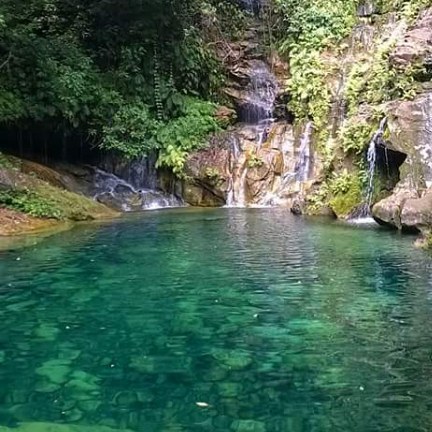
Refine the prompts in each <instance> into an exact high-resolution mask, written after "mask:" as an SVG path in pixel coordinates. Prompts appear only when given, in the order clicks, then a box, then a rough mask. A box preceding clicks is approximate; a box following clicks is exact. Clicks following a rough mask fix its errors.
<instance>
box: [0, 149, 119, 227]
mask: <svg viewBox="0 0 432 432" xmlns="http://www.w3.org/2000/svg"><path fill="white" fill-rule="evenodd" d="M0 156H1V158H0V159H1V160H0V208H1V207H3V208H8V209H11V210H15V211H18V212H20V213H24V214H26V215H29V216H32V217H35V218H41V219H54V220H61V221H88V220H96V219H103V218H111V217H115V216H117V213H116V212H115V211H114V210H112V209H110V208H108V207H106V206H105V205H103V204H101V203H98V202H96V201H94V200H92V199H90V198H87V197H85V196H84V195H81V194H78V193H73V192H70V191H68V190H65V188H63V187H60V186H59V184H58V183H55V184H50V183H49V182H48V181H45V180H43V179H42V178H40V177H38V176H37V175H35V174H33V173H32V172H29V171H28V170H27V169H26V168H25V167H26V166H27V165H26V163H24V162H25V161H21V160H20V159H17V158H12V157H7V156H3V155H0ZM33 165H37V164H33ZM38 166H39V165H38ZM41 170H42V171H44V172H45V171H46V172H49V173H50V176H47V177H48V178H50V179H51V178H52V177H56V178H57V177H60V174H59V173H56V172H55V171H54V170H52V169H51V168H47V167H44V166H42V165H40V166H39V171H41Z"/></svg>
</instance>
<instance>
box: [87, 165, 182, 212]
mask: <svg viewBox="0 0 432 432" xmlns="http://www.w3.org/2000/svg"><path fill="white" fill-rule="evenodd" d="M93 185H94V195H93V198H94V199H95V200H97V201H100V202H102V203H105V204H107V205H109V206H111V207H115V208H118V209H119V210H122V211H126V212H127V211H138V210H154V209H160V208H169V207H181V206H184V203H183V201H182V200H181V199H179V198H177V197H176V196H175V195H172V194H167V193H164V192H162V191H159V190H156V189H149V188H136V187H134V186H133V185H132V184H130V183H128V182H127V181H126V180H123V179H121V178H119V177H117V176H116V175H114V174H111V173H108V172H106V171H103V170H101V169H99V168H94V181H93Z"/></svg>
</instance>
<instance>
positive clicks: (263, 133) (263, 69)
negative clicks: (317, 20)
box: [227, 60, 277, 207]
mask: <svg viewBox="0 0 432 432" xmlns="http://www.w3.org/2000/svg"><path fill="white" fill-rule="evenodd" d="M248 67H249V70H250V82H249V84H248V85H247V87H246V95H247V96H246V98H245V104H244V105H243V106H241V107H240V108H239V117H240V120H242V121H243V122H244V123H245V124H246V126H245V127H247V128H250V127H251V126H252V130H253V131H254V134H255V149H254V150H255V151H256V150H258V149H259V148H260V147H261V146H262V145H263V144H264V143H265V141H266V140H267V137H268V134H269V130H270V127H271V124H272V122H273V118H272V114H273V110H274V105H275V101H276V95H277V82H276V77H275V76H274V74H273V73H272V72H271V70H270V67H269V66H268V65H267V64H266V63H265V62H263V61H261V60H250V61H248ZM239 150H242V149H239V146H238V144H236V145H235V146H232V150H231V152H232V153H231V156H232V159H233V160H234V161H236V163H234V165H237V166H233V167H232V170H231V172H232V178H231V179H230V186H229V191H228V197H227V206H228V207H245V206H246V205H247V199H246V198H247V193H246V189H247V185H246V180H247V171H248V163H247V161H246V160H241V159H240V160H241V162H240V166H238V163H239V162H238V161H239V153H240V152H239Z"/></svg>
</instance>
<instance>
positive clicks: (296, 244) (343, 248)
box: [0, 209, 432, 432]
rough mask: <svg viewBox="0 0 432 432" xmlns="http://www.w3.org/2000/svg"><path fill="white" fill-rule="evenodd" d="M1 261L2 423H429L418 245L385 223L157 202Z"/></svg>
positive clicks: (175, 427)
mask: <svg viewBox="0 0 432 432" xmlns="http://www.w3.org/2000/svg"><path fill="white" fill-rule="evenodd" d="M0 274H1V276H2V277H1V281H0V302H1V308H0V318H1V322H2V326H1V328H0V424H1V425H4V426H5V429H2V428H1V427H0V431H1V432H3V431H9V428H11V429H10V430H11V431H12V430H18V431H23V432H24V431H25V432H39V431H40V432H42V431H48V430H49V431H52V432H57V431H58V432H66V431H77V432H78V431H85V432H87V431H88V432H91V431H94V432H98V431H101V432H102V431H103V432H107V431H110V430H112V429H113V430H124V429H129V430H132V431H139V432H147V431H149V432H153V431H155V432H160V431H163V432H165V431H166V432H171V431H177V432H179V431H231V430H232V431H238V432H264V431H266V432H275V431H284V432H285V431H286V432H312V431H313V432H327V431H328V432H334V431H344V432H348V431H349V432H376V431H385V432H386V431H389V432H390V431H394V432H408V431H409V432H415V431H430V430H432V398H431V396H430V395H431V390H432V382H431V379H432V378H431V377H432V362H431V353H432V336H431V329H432V314H431V292H430V291H431V282H430V280H431V260H430V259H429V257H428V256H427V255H426V254H424V253H422V252H420V251H416V250H414V249H413V248H412V246H411V240H410V239H406V238H401V237H400V236H398V235H397V234H394V233H390V232H386V231H380V230H368V229H362V228H355V227H346V226H341V225H337V224H333V225H328V224H321V223H319V222H307V221H304V220H302V219H295V218H293V217H292V216H290V215H289V213H288V212H286V211H277V210H274V209H271V210H215V211H168V212H160V213H153V214H150V215H149V214H146V215H140V216H139V217H131V218H128V219H126V220H124V221H120V222H116V223H113V224H110V225H103V226H99V227H96V226H85V227H79V228H77V229H74V230H72V231H70V232H67V233H62V234H59V235H57V236H55V237H52V238H50V239H46V240H44V241H43V242H41V243H39V244H38V245H35V246H32V247H29V248H26V249H20V250H16V251H10V252H3V253H1V255H0ZM41 422H44V423H41ZM47 423H50V425H49V426H48V424H47ZM52 424H58V425H60V424H66V425H76V426H72V427H70V428H69V427H68V428H64V427H59V428H53V429H49V427H54V426H53V425H52ZM19 425H20V426H19ZM15 428H18V429H15Z"/></svg>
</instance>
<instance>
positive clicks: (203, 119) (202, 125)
mask: <svg viewBox="0 0 432 432" xmlns="http://www.w3.org/2000/svg"><path fill="white" fill-rule="evenodd" d="M215 109H216V107H215V105H213V104H212V103H209V102H203V101H200V100H198V99H194V98H185V99H184V104H183V109H182V115H181V116H180V117H178V118H176V119H174V120H171V121H170V122H168V123H167V124H164V125H161V126H160V127H159V129H158V130H157V132H156V136H155V139H156V141H157V145H158V148H159V158H158V161H157V167H168V168H170V169H172V171H173V172H174V173H175V174H177V175H180V176H181V175H182V171H183V167H184V164H185V162H186V159H187V157H188V154H189V153H190V152H191V151H193V150H197V149H199V148H202V147H204V146H205V145H206V141H205V139H206V137H207V136H208V135H209V134H210V133H212V132H216V131H218V130H220V126H219V124H218V122H217V120H216V118H215V116H214V114H215Z"/></svg>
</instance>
